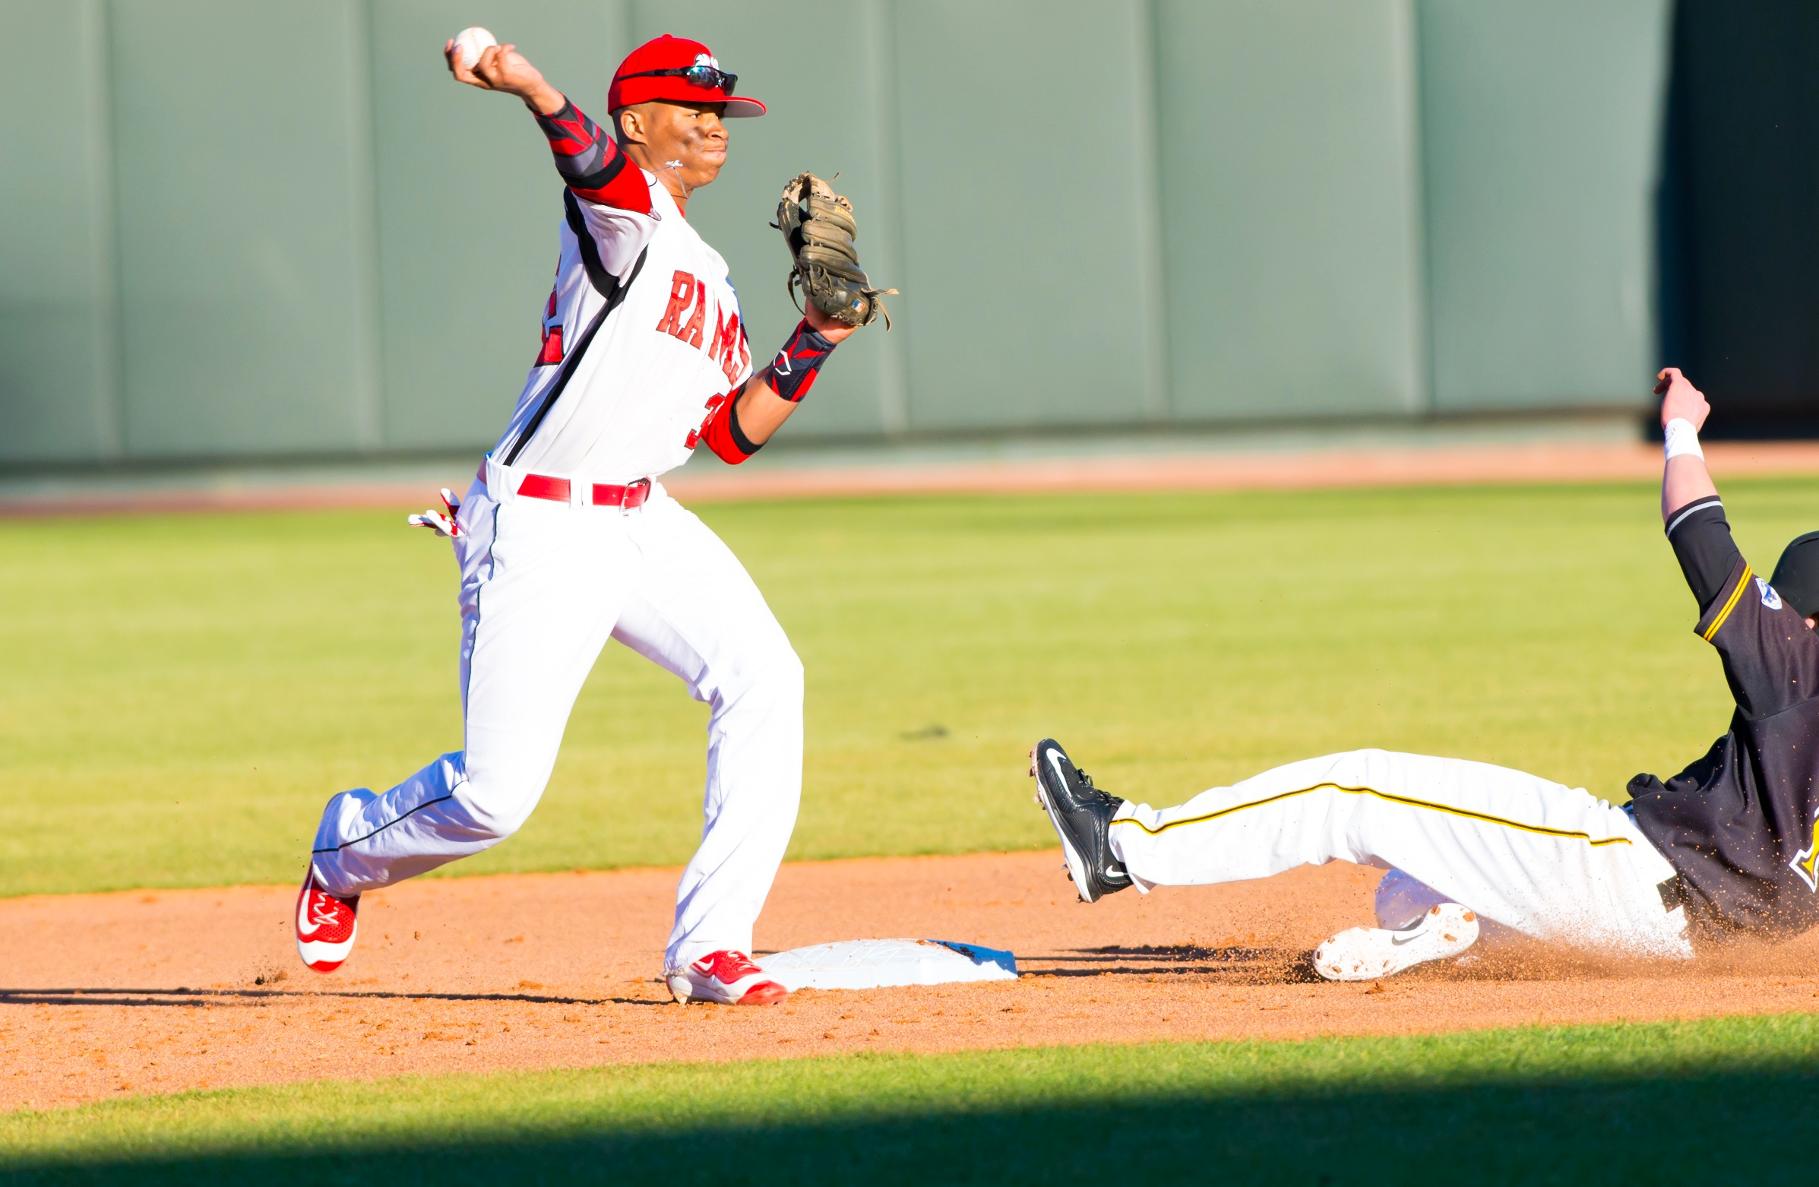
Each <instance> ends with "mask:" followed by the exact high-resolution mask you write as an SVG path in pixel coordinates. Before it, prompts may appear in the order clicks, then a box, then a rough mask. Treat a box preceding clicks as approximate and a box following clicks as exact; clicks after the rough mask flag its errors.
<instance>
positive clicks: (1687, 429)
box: [1661, 416, 1705, 461]
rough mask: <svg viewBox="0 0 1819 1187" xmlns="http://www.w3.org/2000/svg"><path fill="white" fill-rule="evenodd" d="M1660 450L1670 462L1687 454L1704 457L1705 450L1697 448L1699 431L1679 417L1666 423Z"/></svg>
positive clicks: (1690, 422)
mask: <svg viewBox="0 0 1819 1187" xmlns="http://www.w3.org/2000/svg"><path fill="white" fill-rule="evenodd" d="M1661 450H1662V453H1663V454H1665V455H1666V457H1667V459H1668V460H1670V461H1671V460H1673V459H1674V458H1677V457H1680V456H1682V455H1684V454H1689V453H1690V454H1692V455H1693V456H1694V457H1698V458H1702V457H1704V456H1705V450H1703V449H1700V448H1699V430H1698V429H1695V428H1694V427H1693V422H1692V421H1690V420H1687V419H1686V418H1684V417H1680V416H1676V417H1675V418H1674V419H1672V420H1670V421H1668V422H1667V428H1666V430H1665V433H1664V436H1663V438H1662V442H1661Z"/></svg>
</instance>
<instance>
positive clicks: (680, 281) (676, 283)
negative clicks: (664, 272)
mask: <svg viewBox="0 0 1819 1187" xmlns="http://www.w3.org/2000/svg"><path fill="white" fill-rule="evenodd" d="M694 295H695V278H694V277H693V276H690V275H689V274H688V273H687V272H684V271H682V270H681V269H680V268H678V269H677V270H676V275H675V276H673V277H671V278H670V283H669V308H667V309H665V310H664V311H663V318H662V320H660V321H659V322H658V323H657V328H658V329H659V330H661V331H663V332H664V333H666V334H674V335H675V336H676V337H678V338H680V337H682V315H683V313H685V312H686V311H687V310H688V303H689V299H690V298H691V297H693V296H694ZM697 345H699V343H697Z"/></svg>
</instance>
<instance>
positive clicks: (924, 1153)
mask: <svg viewBox="0 0 1819 1187" xmlns="http://www.w3.org/2000/svg"><path fill="white" fill-rule="evenodd" d="M1816 1069H1819V1018H1813V1017H1799V1018H1758V1019H1747V1020H1746V1019H1723V1020H1718V1021H1712V1022H1703V1023H1697V1024H1674V1025H1648V1026H1629V1027H1579V1028H1561V1029H1532V1030H1518V1031H1491V1032H1482V1033H1477V1034H1456V1035H1439V1036H1430V1037H1421V1038H1377V1039H1343V1040H1327V1041H1320V1042H1303V1043H1274V1044H1271V1043H1228V1044H1174V1045H1155V1046H1142V1047H1091V1046H1089V1047H1070V1048H1058V1049H1055V1048H1051V1049H1045V1050H1037V1051H999V1052H988V1053H983V1054H969V1055H947V1056H938V1057H929V1056H924V1057H920V1058H918V1057H913V1056H859V1057H847V1058H844V1059H815V1060H800V1061H794V1062H767V1063H754V1064H746V1065H742V1066H738V1067H733V1068H728V1067H726V1066H724V1065H701V1064H682V1065H672V1066H664V1067H641V1068H611V1069H605V1070H594V1071H552V1072H539V1073H536V1074H518V1075H509V1076H488V1077H473V1076H459V1077H449V1078H444V1079H435V1080H426V1079H410V1080H392V1081H385V1082H383V1083H380V1084H369V1085H344V1084H314V1085H309V1086H306V1087H300V1088H271V1089H257V1090H249V1091H241V1092H210V1093H192V1094H187V1095H184V1096H178V1097H164V1098H154V1099H151V1100H143V1101H123V1102H119V1103H110V1104H105V1105H96V1106H89V1107H85V1108H80V1109H72V1110H65V1111H61V1112H55V1113H39V1114H13V1115H11V1116H6V1117H0V1172H5V1174H6V1179H7V1181H8V1182H9V1183H17V1184H20V1185H21V1187H24V1185H25V1184H31V1183H55V1182H85V1183H128V1182H130V1183H134V1184H153V1183H172V1184H192V1183H195V1182H198V1181H208V1180H211V1179H212V1180H215V1181H225V1182H236V1183H240V1182H257V1183H261V1184H264V1185H266V1187H276V1185H278V1184H284V1183H307V1184H322V1183H343V1182H346V1183H352V1182H361V1183H387V1184H390V1183H397V1184H413V1183H424V1184H436V1183H448V1182H477V1181H491V1182H512V1183H558V1182H576V1181H615V1182H648V1183H665V1184H681V1183H697V1182H698V1183H713V1184H717V1185H721V1187H726V1185H732V1184H742V1183H791V1182H865V1183H877V1184H886V1183H906V1184H922V1183H974V1182H976V1183H994V1184H1007V1183H1032V1182H1041V1183H1054V1182H1083V1181H1109V1182H1135V1181H1145V1180H1147V1181H1153V1182H1180V1183H1200V1182H1206V1183H1219V1182H1227V1181H1229V1182H1239V1183H1257V1182H1283V1183H1310V1184H1313V1183H1335V1184H1347V1183H1412V1182H1433V1183H1457V1182H1472V1183H1540V1182H1547V1183H1608V1182H1613V1181H1620V1182H1647V1183H1699V1184H1708V1183H1744V1182H1770V1181H1774V1180H1775V1179H1777V1178H1778V1177H1779V1176H1780V1175H1781V1174H1784V1173H1785V1168H1786V1167H1787V1166H1788V1165H1789V1163H1790V1151H1797V1150H1798V1149H1799V1148H1800V1146H1801V1144H1802V1139H1803V1137H1805V1136H1806V1135H1810V1134H1811V1132H1812V1130H1813V1125H1814V1123H1815V1122H1816V1121H1819V1070H1816ZM1794 1164H1795V1165H1798V1163H1797V1162H1795V1163H1794ZM1138 1176H1142V1178H1141V1179H1140V1178H1138Z"/></svg>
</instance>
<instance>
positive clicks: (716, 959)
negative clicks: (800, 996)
mask: <svg viewBox="0 0 1819 1187" xmlns="http://www.w3.org/2000/svg"><path fill="white" fill-rule="evenodd" d="M663 979H664V980H665V981H668V982H669V991H670V995H671V996H672V997H674V998H675V999H676V1000H677V1001H678V1002H680V1003H681V1004H683V1005H687V1004H688V1003H689V1002H695V1001H699V1002H719V1003H721V1004H722V1005H729V1006H769V1005H775V1004H776V1003H777V1002H780V1001H782V1000H783V999H784V998H786V997H788V996H789V990H787V989H785V988H784V987H783V986H781V985H779V984H777V982H775V981H772V980H771V979H770V978H768V977H766V976H765V975H764V970H763V969H761V968H759V967H758V966H757V964H755V963H753V961H752V958H751V957H749V956H747V955H746V954H745V953H743V952H734V951H732V950H731V949H727V950H725V951H721V952H710V953H708V954H707V955H706V956H703V957H702V958H701V959H700V960H697V961H695V962H694V963H693V964H691V965H688V966H687V967H686V968H679V969H669V970H667V971H666V972H665V973H664V974H663Z"/></svg>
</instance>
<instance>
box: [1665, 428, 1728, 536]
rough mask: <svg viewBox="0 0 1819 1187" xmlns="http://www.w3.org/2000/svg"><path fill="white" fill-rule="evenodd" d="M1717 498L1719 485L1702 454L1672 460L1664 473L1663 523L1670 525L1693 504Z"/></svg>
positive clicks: (1687, 454)
mask: <svg viewBox="0 0 1819 1187" xmlns="http://www.w3.org/2000/svg"><path fill="white" fill-rule="evenodd" d="M1696 444H1697V439H1696V438H1695V445H1696ZM1717 495H1718V485H1717V483H1715V482H1713V481H1712V475H1711V471H1709V470H1707V469H1706V468H1705V457H1704V456H1703V455H1702V454H1699V453H1681V454H1677V455H1675V456H1673V457H1670V458H1668V459H1667V464H1666V465H1665V466H1664V467H1663V468H1662V471H1661V522H1662V523H1667V522H1668V521H1669V520H1671V519H1673V517H1674V513H1675V512H1677V511H1679V510H1680V509H1681V508H1683V507H1686V506H1688V505H1689V504H1691V503H1694V502H1696V501H1698V500H1700V499H1710V498H1716V497H1717Z"/></svg>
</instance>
